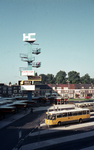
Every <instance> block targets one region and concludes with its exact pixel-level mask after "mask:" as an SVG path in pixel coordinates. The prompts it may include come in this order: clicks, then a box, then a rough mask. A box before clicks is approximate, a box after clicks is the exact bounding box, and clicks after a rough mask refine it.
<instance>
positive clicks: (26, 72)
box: [21, 70, 35, 76]
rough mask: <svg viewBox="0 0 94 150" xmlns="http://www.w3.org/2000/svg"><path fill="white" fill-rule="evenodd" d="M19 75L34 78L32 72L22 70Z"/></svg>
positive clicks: (33, 72)
mask: <svg viewBox="0 0 94 150" xmlns="http://www.w3.org/2000/svg"><path fill="white" fill-rule="evenodd" d="M21 75H22V76H34V75H35V71H34V70H22V71H21Z"/></svg>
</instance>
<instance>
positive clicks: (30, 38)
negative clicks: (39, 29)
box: [23, 33, 36, 42]
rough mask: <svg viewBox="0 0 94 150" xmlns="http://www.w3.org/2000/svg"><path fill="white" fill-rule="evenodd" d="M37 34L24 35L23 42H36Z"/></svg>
mask: <svg viewBox="0 0 94 150" xmlns="http://www.w3.org/2000/svg"><path fill="white" fill-rule="evenodd" d="M35 36H36V33H28V34H25V33H23V41H24V42H34V41H36V38H35Z"/></svg>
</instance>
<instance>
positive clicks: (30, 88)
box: [21, 85, 35, 91]
mask: <svg viewBox="0 0 94 150" xmlns="http://www.w3.org/2000/svg"><path fill="white" fill-rule="evenodd" d="M21 90H22V91H23V90H24V91H34V90H35V85H21Z"/></svg>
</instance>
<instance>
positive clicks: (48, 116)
mask: <svg viewBox="0 0 94 150" xmlns="http://www.w3.org/2000/svg"><path fill="white" fill-rule="evenodd" d="M46 119H48V120H55V119H56V115H50V114H46Z"/></svg>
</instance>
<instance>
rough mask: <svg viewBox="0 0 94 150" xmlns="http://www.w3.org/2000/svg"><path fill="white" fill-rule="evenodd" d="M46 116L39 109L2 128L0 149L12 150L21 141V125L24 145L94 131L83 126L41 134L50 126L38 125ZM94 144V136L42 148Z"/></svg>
mask: <svg viewBox="0 0 94 150" xmlns="http://www.w3.org/2000/svg"><path fill="white" fill-rule="evenodd" d="M44 116H45V111H39V112H34V113H30V114H28V115H26V116H24V117H23V118H21V119H19V120H17V121H14V122H13V123H11V124H9V125H8V126H6V127H4V128H2V129H0V150H12V149H13V148H14V147H15V146H16V145H17V143H18V141H19V128H20V127H21V129H22V139H24V140H23V145H26V144H29V143H34V142H39V141H44V140H48V139H53V138H58V137H64V136H67V135H68V136H69V135H74V134H79V133H84V132H88V131H93V130H94V129H93V128H88V127H85V128H82V129H78V130H66V131H65V130H62V131H58V132H55V133H50V134H44V135H40V130H45V129H47V128H48V126H42V127H40V128H37V127H38V123H39V120H40V121H43V120H44ZM93 121H94V118H91V119H90V121H89V122H93ZM75 124H77V123H74V124H72V125H75ZM35 131H38V135H37V136H33V137H31V136H27V135H28V134H29V133H33V132H35ZM92 145H94V137H88V138H84V139H81V140H75V141H71V142H65V143H63V144H57V145H53V146H50V147H49V146H48V147H44V148H41V149H40V150H53V149H54V150H57V149H58V150H59V149H60V150H61V149H63V150H66V149H69V150H78V149H81V148H84V147H88V146H92Z"/></svg>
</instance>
